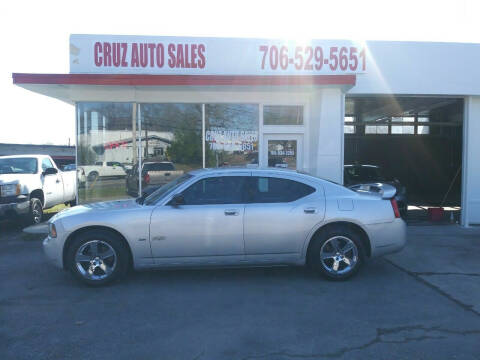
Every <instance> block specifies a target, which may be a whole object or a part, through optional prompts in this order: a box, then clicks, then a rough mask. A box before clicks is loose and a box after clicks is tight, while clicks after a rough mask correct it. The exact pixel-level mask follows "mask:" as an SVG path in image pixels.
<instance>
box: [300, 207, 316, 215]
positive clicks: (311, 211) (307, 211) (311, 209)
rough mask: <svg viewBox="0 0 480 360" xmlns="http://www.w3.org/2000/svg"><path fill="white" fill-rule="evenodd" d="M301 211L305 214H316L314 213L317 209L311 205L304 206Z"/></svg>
mask: <svg viewBox="0 0 480 360" xmlns="http://www.w3.org/2000/svg"><path fill="white" fill-rule="evenodd" d="M303 212H304V213H305V214H316V213H317V209H316V208H313V207H310V208H305V209H303Z"/></svg>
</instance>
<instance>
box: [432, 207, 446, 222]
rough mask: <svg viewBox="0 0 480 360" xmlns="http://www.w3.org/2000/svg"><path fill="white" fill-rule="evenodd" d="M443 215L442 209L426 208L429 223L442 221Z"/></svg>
mask: <svg viewBox="0 0 480 360" xmlns="http://www.w3.org/2000/svg"><path fill="white" fill-rule="evenodd" d="M444 213H445V212H444V210H443V208H442V207H438V208H428V219H429V220H430V221H442V220H443V215H444Z"/></svg>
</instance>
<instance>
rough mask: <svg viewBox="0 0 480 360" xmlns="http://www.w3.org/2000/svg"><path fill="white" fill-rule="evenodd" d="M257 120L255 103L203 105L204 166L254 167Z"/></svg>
mask: <svg viewBox="0 0 480 360" xmlns="http://www.w3.org/2000/svg"><path fill="white" fill-rule="evenodd" d="M258 121H259V106H258V105H255V104H206V105H205V164H206V166H207V167H221V166H258Z"/></svg>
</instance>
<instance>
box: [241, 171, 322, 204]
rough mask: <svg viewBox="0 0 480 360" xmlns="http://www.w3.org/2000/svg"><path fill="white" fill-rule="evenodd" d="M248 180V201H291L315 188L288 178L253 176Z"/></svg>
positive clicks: (312, 191) (310, 192) (308, 193)
mask: <svg viewBox="0 0 480 360" xmlns="http://www.w3.org/2000/svg"><path fill="white" fill-rule="evenodd" d="M250 181H251V183H250V186H249V202H250V203H281V202H292V201H295V200H298V199H301V198H303V197H305V196H307V195H310V194H312V193H314V192H315V188H313V187H311V186H309V185H307V184H303V183H301V182H298V181H294V180H289V179H281V178H275V177H259V176H253V177H252V178H251V179H250Z"/></svg>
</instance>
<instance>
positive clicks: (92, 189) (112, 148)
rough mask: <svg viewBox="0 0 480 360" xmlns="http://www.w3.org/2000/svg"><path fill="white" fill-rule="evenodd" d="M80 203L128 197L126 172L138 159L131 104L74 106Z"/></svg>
mask: <svg viewBox="0 0 480 360" xmlns="http://www.w3.org/2000/svg"><path fill="white" fill-rule="evenodd" d="M76 112H77V129H78V131H77V164H78V171H77V184H78V197H79V199H78V201H79V203H87V202H95V201H103V200H113V199H120V198H125V197H128V195H126V189H125V177H126V175H127V169H131V168H132V166H133V164H134V162H136V159H137V150H136V147H135V145H134V144H135V140H136V133H135V131H134V130H133V124H132V113H133V105H132V104H130V103H102V102H81V103H77V107H76Z"/></svg>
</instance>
